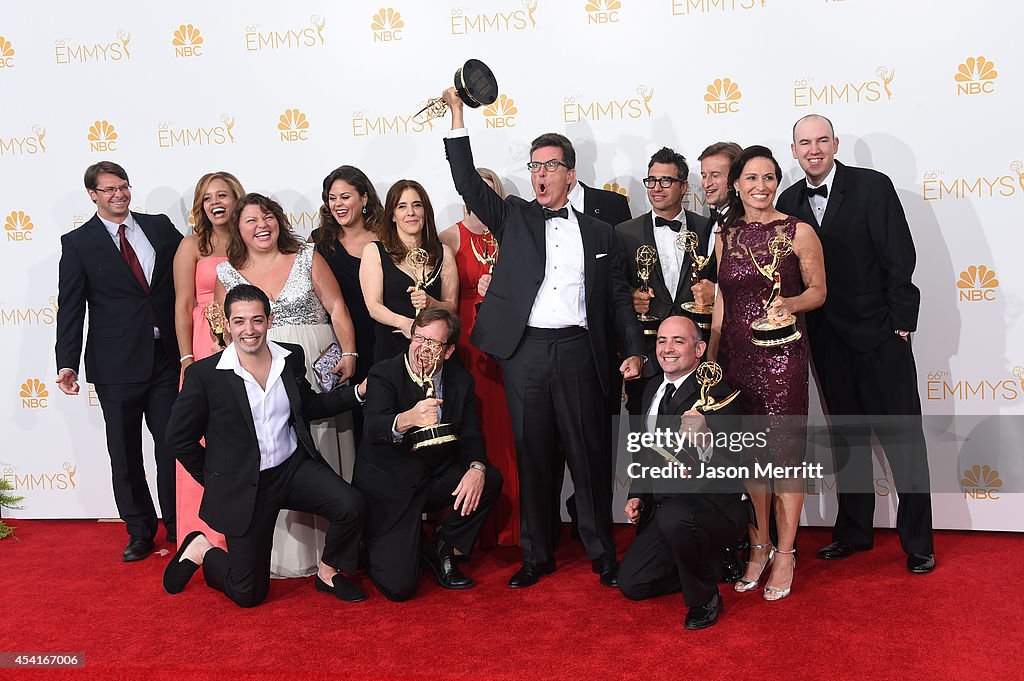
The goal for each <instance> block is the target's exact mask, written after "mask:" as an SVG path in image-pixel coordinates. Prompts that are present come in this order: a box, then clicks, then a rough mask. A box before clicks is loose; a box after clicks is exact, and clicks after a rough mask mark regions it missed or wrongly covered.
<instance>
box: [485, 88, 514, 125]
mask: <svg viewBox="0 0 1024 681" xmlns="http://www.w3.org/2000/svg"><path fill="white" fill-rule="evenodd" d="M517 113H519V109H517V108H516V102H515V100H514V99H512V98H511V97H509V96H507V95H498V98H497V99H496V100H494V102H493V103H491V104H489V105H488V106H487V108H486V109H484V125H485V126H486V127H488V128H514V127H515V126H516V114H517Z"/></svg>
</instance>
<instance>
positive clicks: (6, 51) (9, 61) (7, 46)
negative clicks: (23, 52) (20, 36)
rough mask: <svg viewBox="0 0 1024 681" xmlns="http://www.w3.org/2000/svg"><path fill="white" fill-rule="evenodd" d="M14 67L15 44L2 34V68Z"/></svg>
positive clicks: (0, 51)
mask: <svg viewBox="0 0 1024 681" xmlns="http://www.w3.org/2000/svg"><path fill="white" fill-rule="evenodd" d="M12 68H14V45H11V41H10V40H8V39H7V38H5V37H3V36H2V35H0V69H12Z"/></svg>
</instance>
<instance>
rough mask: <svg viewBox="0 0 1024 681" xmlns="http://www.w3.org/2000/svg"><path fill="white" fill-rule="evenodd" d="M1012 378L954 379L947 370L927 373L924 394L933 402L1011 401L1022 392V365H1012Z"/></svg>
mask: <svg viewBox="0 0 1024 681" xmlns="http://www.w3.org/2000/svg"><path fill="white" fill-rule="evenodd" d="M1013 376H1014V379H1016V380H1013V379H1010V378H1003V379H1000V380H989V379H981V380H959V381H954V380H953V379H952V377H951V376H950V374H949V372H948V371H933V372H931V373H929V374H928V376H927V381H926V384H925V385H926V394H927V396H928V399H929V400H931V401H933V402H944V401H947V400H951V399H952V400H956V401H958V402H973V401H979V400H980V401H983V402H1013V401H1015V400H1017V399H1018V398H1019V397H1020V396H1021V395H1022V394H1024V366H1015V367H1013Z"/></svg>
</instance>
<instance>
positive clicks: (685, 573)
mask: <svg viewBox="0 0 1024 681" xmlns="http://www.w3.org/2000/svg"><path fill="white" fill-rule="evenodd" d="M733 510H734V511H735V512H734V513H726V512H723V511H722V509H721V508H719V507H718V506H716V505H715V504H714V503H712V502H710V501H708V500H707V499H706V498H705V497H704V496H702V495H701V494H678V495H675V496H672V497H668V498H665V499H662V500H660V501H659V502H658V505H657V507H656V508H655V509H654V511H653V517H652V518H651V519H650V520H649V521H647V525H646V526H645V527H644V528H643V531H642V532H640V533H639V534H637V537H636V539H635V540H633V543H632V544H630V546H629V548H628V549H627V550H626V555H625V556H623V557H622V565H621V566H620V567H619V588H620V589H621V591H622V594H623V595H624V596H625V597H626V598H629V599H631V600H634V601H640V600H644V599H647V598H653V597H655V596H663V595H665V594H670V593H676V592H677V591H682V592H683V600H684V601H685V602H686V605H687V606H688V607H691V608H693V607H697V606H700V605H704V604H705V603H707V602H708V601H710V600H711V599H712V598H713V597H714V595H715V594H716V593H718V580H719V577H720V574H721V569H722V560H721V555H722V554H721V551H722V549H723V548H725V547H732V546H733V545H735V543H736V541H737V540H738V539H739V538H740V537H741V536H742V535H743V534H744V533H745V532H746V531H747V519H748V517H749V515H748V511H747V507H746V505H745V504H744V503H743V502H740V501H738V500H737V502H736V504H735V509H732V508H730V511H733Z"/></svg>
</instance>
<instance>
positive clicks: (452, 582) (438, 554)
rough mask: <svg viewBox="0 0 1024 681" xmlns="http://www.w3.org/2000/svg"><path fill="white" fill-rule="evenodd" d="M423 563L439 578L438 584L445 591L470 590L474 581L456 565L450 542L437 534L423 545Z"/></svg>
mask: <svg viewBox="0 0 1024 681" xmlns="http://www.w3.org/2000/svg"><path fill="white" fill-rule="evenodd" d="M421 553H422V557H423V562H424V563H425V564H426V566H427V567H429V568H430V571H431V572H433V573H434V576H435V577H437V583H438V584H439V585H440V586H442V587H443V588H445V589H456V590H458V589H469V588H472V586H473V580H472V579H470V578H469V577H467V576H466V575H464V574H462V571H461V570H459V568H458V566H457V565H456V564H455V556H454V555H453V554H452V548H451V547H450V546H448V542H446V541H445V540H444V539H441V538H440V537H438V536H437V535H436V534H435V535H434V536H433V537H432V538H431V539H429V540H427V542H426V543H425V544H424V545H423V551H422V552H421Z"/></svg>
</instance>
